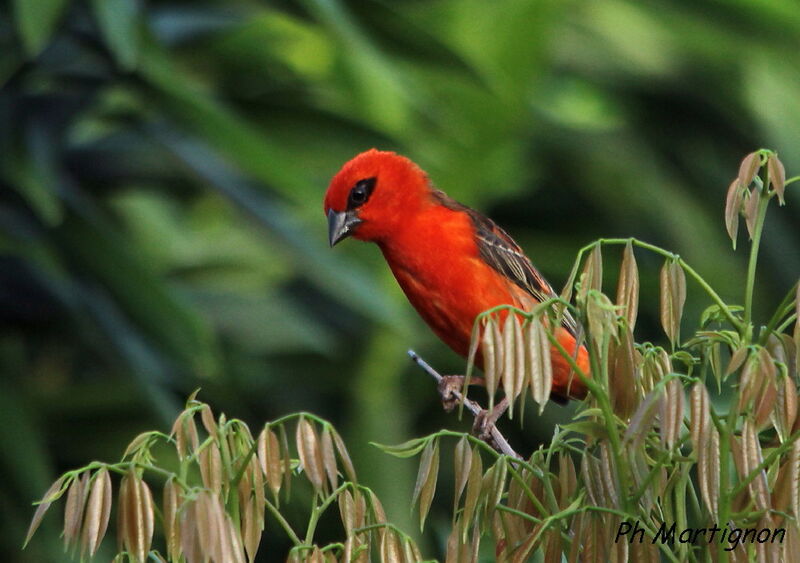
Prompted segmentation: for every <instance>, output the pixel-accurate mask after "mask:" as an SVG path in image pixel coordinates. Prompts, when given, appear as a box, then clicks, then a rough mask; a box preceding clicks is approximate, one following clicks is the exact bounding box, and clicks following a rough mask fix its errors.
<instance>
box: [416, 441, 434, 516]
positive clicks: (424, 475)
mask: <svg viewBox="0 0 800 563" xmlns="http://www.w3.org/2000/svg"><path fill="white" fill-rule="evenodd" d="M438 477H439V441H438V440H432V441H430V442H428V445H427V446H425V449H424V450H423V452H422V457H421V458H420V462H419V472H418V473H417V483H416V485H415V486H414V496H413V500H412V501H411V504H412V505H413V504H415V503H416V502H417V499H419V519H420V530H422V528H423V527H424V526H425V519H426V518H427V516H428V511H429V510H430V508H431V502H432V501H433V495H434V493H435V492H436V481H437V479H438Z"/></svg>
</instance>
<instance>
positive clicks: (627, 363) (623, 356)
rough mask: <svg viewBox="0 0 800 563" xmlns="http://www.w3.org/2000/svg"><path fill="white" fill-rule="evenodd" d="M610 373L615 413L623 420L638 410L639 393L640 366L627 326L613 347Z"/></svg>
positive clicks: (612, 403)
mask: <svg viewBox="0 0 800 563" xmlns="http://www.w3.org/2000/svg"><path fill="white" fill-rule="evenodd" d="M610 367H611V370H610V373H609V392H610V395H611V405H612V407H613V408H614V412H615V413H616V414H617V416H619V417H620V418H622V419H623V420H626V419H628V418H629V417H630V416H631V414H632V413H633V412H634V411H635V410H636V407H637V404H638V399H639V393H638V385H637V383H638V380H639V376H638V372H639V370H638V366H637V357H636V350H635V349H634V347H633V334H631V330H630V328H629V327H628V326H627V325H625V326H621V327H620V337H619V342H618V343H617V344H616V345H614V346H613V354H612V356H611V366H610Z"/></svg>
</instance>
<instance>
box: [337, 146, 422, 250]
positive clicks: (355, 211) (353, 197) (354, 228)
mask: <svg viewBox="0 0 800 563" xmlns="http://www.w3.org/2000/svg"><path fill="white" fill-rule="evenodd" d="M430 193H431V187H430V182H429V181H428V177H427V175H426V174H425V172H423V171H422V170H421V169H420V168H419V167H418V166H417V165H416V164H414V163H413V162H412V161H410V160H409V159H407V158H405V157H404V156H400V155H398V154H395V153H393V152H388V151H379V150H376V149H371V150H368V151H366V152H362V153H361V154H359V155H358V156H356V157H355V158H353V159H352V160H350V161H349V162H347V163H346V164H345V165H344V166H342V169H341V170H339V172H337V173H336V175H335V176H334V177H333V180H331V184H330V186H329V187H328V191H327V193H326V194H325V204H324V208H325V214H326V215H327V216H328V240H329V242H330V244H331V246H333V245H335V244H336V243H338V242H339V241H341V240H343V239H345V238H347V237H349V236H352V237H354V238H357V239H359V240H365V241H374V242H380V241H381V240H383V239H385V238H386V237H389V236H391V235H392V233H393V232H395V230H396V229H398V228H402V226H403V225H404V224H405V223H406V222H407V220H408V217H410V216H412V215H413V213H415V212H416V211H418V210H419V208H420V207H421V206H424V205H425V204H426V202H429V201H430Z"/></svg>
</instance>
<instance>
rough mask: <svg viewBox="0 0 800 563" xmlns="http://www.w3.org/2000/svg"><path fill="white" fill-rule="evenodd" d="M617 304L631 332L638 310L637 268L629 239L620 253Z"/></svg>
mask: <svg viewBox="0 0 800 563" xmlns="http://www.w3.org/2000/svg"><path fill="white" fill-rule="evenodd" d="M617 306H618V307H620V308H621V309H622V315H623V316H624V317H625V320H626V321H627V323H628V328H630V330H631V332H633V329H634V327H635V326H636V316H637V315H638V312H639V268H638V267H637V266H636V256H634V254H633V245H632V244H631V242H630V241H628V243H627V244H626V245H625V250H624V252H623V254H622V265H621V266H620V269H619V282H618V283H617Z"/></svg>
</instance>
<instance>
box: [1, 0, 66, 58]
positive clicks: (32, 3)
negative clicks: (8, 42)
mask: <svg viewBox="0 0 800 563" xmlns="http://www.w3.org/2000/svg"><path fill="white" fill-rule="evenodd" d="M66 6H67V0H14V16H15V20H16V23H17V31H18V32H19V34H20V36H21V37H22V44H23V45H24V47H25V52H26V53H28V55H29V56H30V57H31V58H33V57H35V56H36V55H38V54H39V53H40V52H41V51H42V49H44V47H45V46H46V45H47V43H48V41H49V40H50V36H51V35H52V34H53V31H54V30H55V27H56V25H57V24H58V21H59V20H60V19H61V16H62V15H63V13H64V9H65V8H66Z"/></svg>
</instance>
